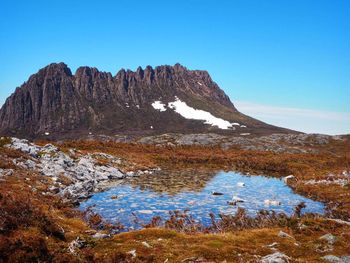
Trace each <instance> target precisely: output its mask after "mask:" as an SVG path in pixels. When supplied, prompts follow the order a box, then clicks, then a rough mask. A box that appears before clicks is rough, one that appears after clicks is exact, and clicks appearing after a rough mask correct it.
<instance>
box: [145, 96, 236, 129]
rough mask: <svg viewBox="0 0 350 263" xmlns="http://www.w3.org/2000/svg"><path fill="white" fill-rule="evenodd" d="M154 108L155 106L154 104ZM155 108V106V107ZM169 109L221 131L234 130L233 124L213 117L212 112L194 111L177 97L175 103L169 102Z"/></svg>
mask: <svg viewBox="0 0 350 263" xmlns="http://www.w3.org/2000/svg"><path fill="white" fill-rule="evenodd" d="M152 106H153V104H152ZM153 107H154V106H153ZM168 107H169V108H171V109H173V110H174V111H175V112H177V113H179V114H180V115H181V116H182V117H184V118H186V119H192V120H203V121H204V123H205V124H210V125H212V126H217V127H219V128H220V129H224V130H227V129H229V128H232V126H233V124H232V123H230V122H228V121H225V120H223V119H220V118H217V117H215V116H213V115H212V114H211V113H210V112H207V111H204V110H197V109H194V108H192V107H190V106H188V105H187V104H186V102H183V101H181V100H180V99H179V98H177V97H175V101H173V102H169V103H168Z"/></svg>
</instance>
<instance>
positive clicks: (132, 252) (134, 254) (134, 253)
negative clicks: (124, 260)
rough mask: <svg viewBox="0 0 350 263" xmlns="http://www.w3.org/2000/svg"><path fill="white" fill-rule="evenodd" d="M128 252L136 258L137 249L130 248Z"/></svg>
mask: <svg viewBox="0 0 350 263" xmlns="http://www.w3.org/2000/svg"><path fill="white" fill-rule="evenodd" d="M128 254H130V255H131V256H132V257H133V258H136V249H134V250H130V251H129V252H128Z"/></svg>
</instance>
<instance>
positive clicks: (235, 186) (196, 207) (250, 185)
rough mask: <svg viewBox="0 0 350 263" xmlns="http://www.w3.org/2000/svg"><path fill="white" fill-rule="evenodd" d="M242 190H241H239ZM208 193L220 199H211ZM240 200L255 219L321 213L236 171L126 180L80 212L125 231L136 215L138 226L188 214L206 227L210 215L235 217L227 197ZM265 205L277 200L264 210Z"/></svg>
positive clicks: (280, 188)
mask: <svg viewBox="0 0 350 263" xmlns="http://www.w3.org/2000/svg"><path fill="white" fill-rule="evenodd" d="M243 185H244V186H243ZM213 192H216V193H220V194H222V195H213ZM233 196H235V197H236V198H240V199H243V200H244V202H240V203H238V206H239V207H243V208H245V209H246V211H247V212H248V214H250V215H252V216H254V215H255V214H256V212H257V211H259V210H261V209H268V210H275V211H276V212H284V213H286V214H289V215H290V214H291V213H292V212H293V209H294V207H295V206H296V205H297V204H299V203H300V202H305V204H306V208H305V209H304V210H303V211H304V212H313V213H323V212H324V205H323V204H322V203H320V202H316V201H313V200H310V199H308V198H306V197H303V196H301V195H298V194H295V193H294V192H293V191H292V189H291V188H290V187H288V186H287V185H286V184H285V183H284V182H283V181H282V180H280V179H277V178H271V177H265V176H247V175H242V174H240V173H237V172H219V173H208V172H193V171H190V172H189V171H183V172H162V173H159V174H155V175H143V176H140V177H134V178H130V179H128V180H125V182H123V183H122V184H120V185H118V186H116V187H113V188H111V189H109V190H108V191H105V192H101V193H97V194H95V195H93V196H92V197H91V198H90V199H88V200H86V201H85V202H83V203H81V205H80V208H81V209H86V208H87V207H89V206H94V207H93V211H95V212H97V213H99V214H100V215H101V216H102V217H104V218H105V219H106V220H108V221H111V222H117V221H118V222H120V223H122V224H123V225H124V226H125V227H127V228H130V227H132V228H140V225H137V224H135V223H134V218H135V217H134V216H133V215H132V213H135V214H136V215H137V217H138V218H139V219H141V221H142V222H143V223H147V222H149V221H150V220H151V219H152V217H154V216H161V217H163V218H166V217H168V215H169V211H173V210H180V211H183V210H186V209H189V210H190V211H189V214H191V215H192V216H193V217H194V218H195V219H196V220H198V221H201V222H202V223H203V224H204V225H209V224H210V222H211V221H210V217H209V213H214V214H215V215H219V214H220V213H222V214H234V213H235V212H236V210H237V207H238V206H231V205H228V203H227V202H228V201H231V200H232V197H233ZM266 200H273V201H279V202H280V205H276V204H275V205H271V204H270V205H268V204H267V202H266Z"/></svg>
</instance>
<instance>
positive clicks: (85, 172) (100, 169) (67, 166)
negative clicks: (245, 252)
mask: <svg viewBox="0 0 350 263" xmlns="http://www.w3.org/2000/svg"><path fill="white" fill-rule="evenodd" d="M6 147H9V148H12V149H16V150H19V151H22V152H24V153H26V154H28V155H29V156H30V157H31V159H13V162H14V164H15V165H16V166H18V167H21V168H23V169H26V170H31V171H36V172H38V173H40V174H42V175H43V176H46V177H49V178H51V179H52V181H53V186H52V187H51V189H50V191H51V192H54V193H57V194H60V195H61V196H63V197H65V198H67V199H69V200H71V201H79V200H81V199H84V198H87V197H89V196H90V195H91V194H92V193H94V192H95V191H98V190H100V186H101V185H103V184H106V183H111V182H113V181H115V180H118V179H122V178H125V177H126V176H135V175H137V173H132V174H130V173H128V174H124V173H122V172H121V171H120V170H119V169H118V168H116V167H115V166H114V164H119V163H120V162H121V160H120V159H119V158H116V157H114V156H111V155H108V154H105V153H95V154H88V155H83V154H77V153H76V152H74V150H71V151H70V154H67V153H64V152H62V151H61V150H59V149H58V148H57V147H56V146H54V145H52V144H47V145H45V146H38V145H35V144H33V143H30V142H29V141H27V140H22V139H17V138H12V140H11V143H10V144H8V145H6ZM98 159H104V160H105V161H106V163H107V164H106V165H101V164H98V162H97V160H98ZM6 172H7V173H8V172H9V171H6ZM0 174H1V171H0ZM4 175H5V174H4Z"/></svg>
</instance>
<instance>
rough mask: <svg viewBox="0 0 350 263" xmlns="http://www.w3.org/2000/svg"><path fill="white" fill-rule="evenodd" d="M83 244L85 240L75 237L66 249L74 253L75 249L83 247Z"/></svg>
mask: <svg viewBox="0 0 350 263" xmlns="http://www.w3.org/2000/svg"><path fill="white" fill-rule="evenodd" d="M85 245H86V241H85V240H83V239H82V238H80V237H77V238H76V239H75V240H73V241H72V242H70V244H69V246H68V251H69V252H70V253H72V254H75V253H76V250H77V249H80V248H83V247H85Z"/></svg>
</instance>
